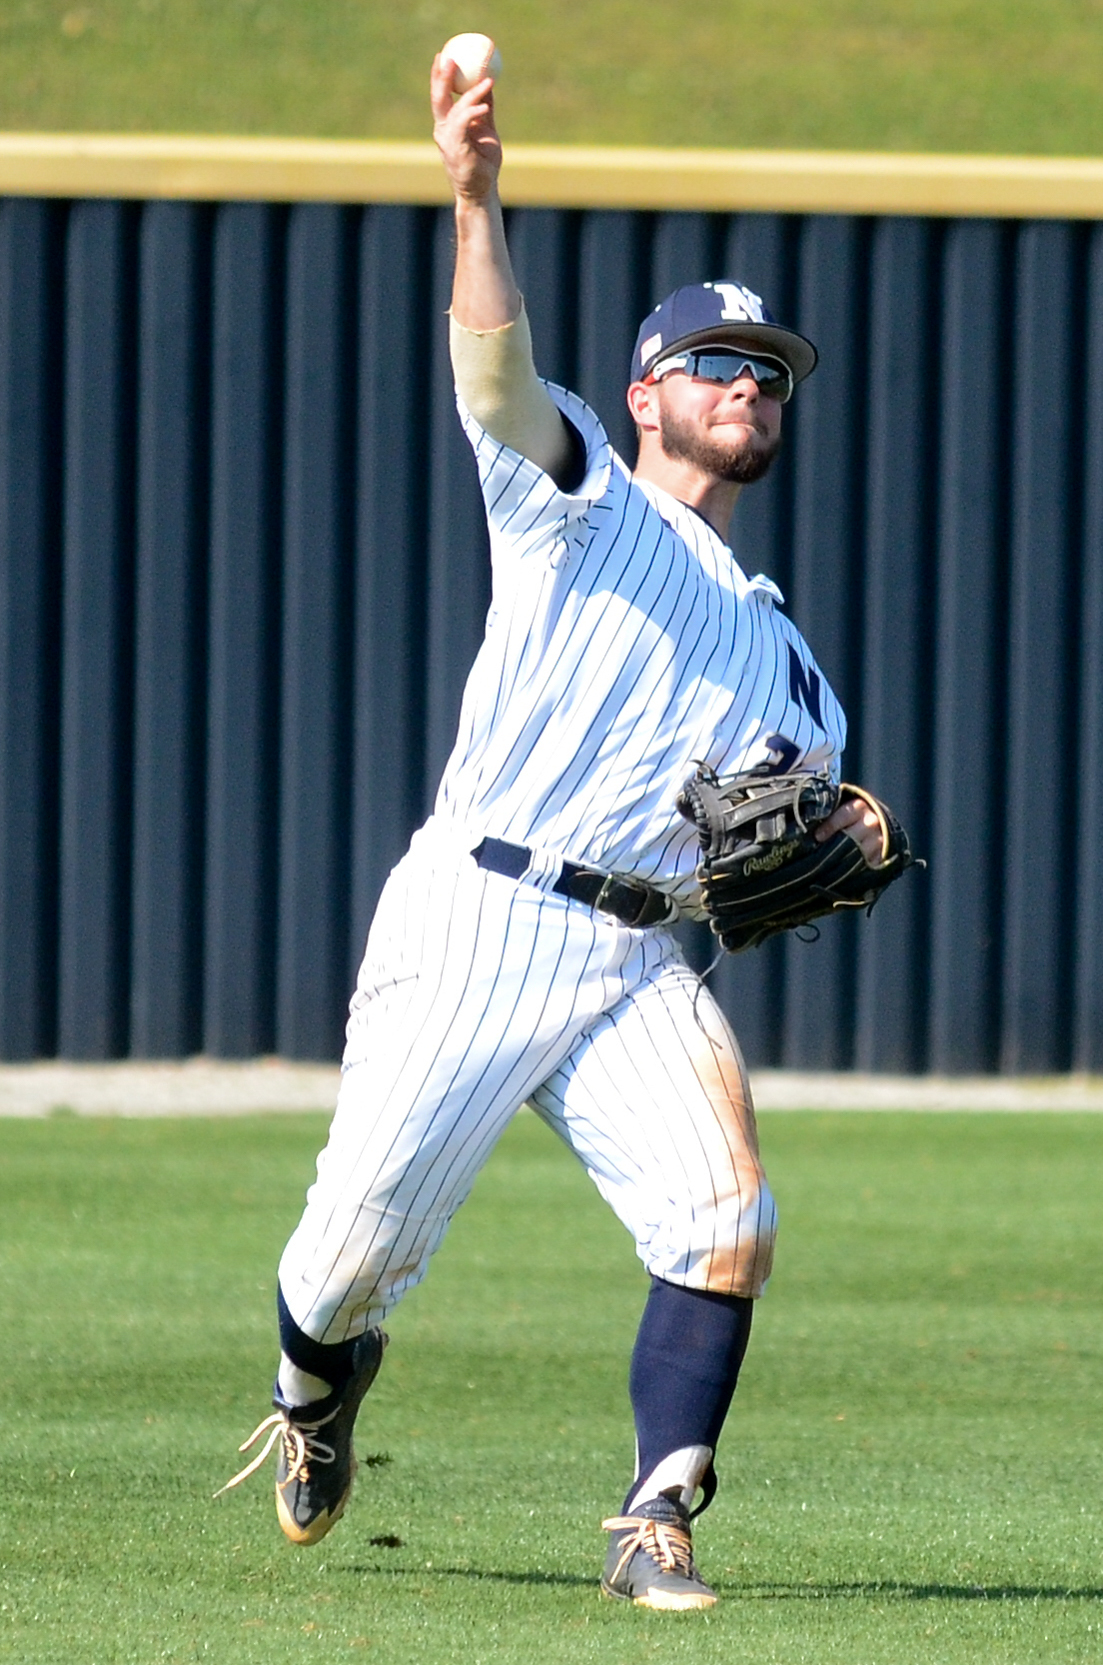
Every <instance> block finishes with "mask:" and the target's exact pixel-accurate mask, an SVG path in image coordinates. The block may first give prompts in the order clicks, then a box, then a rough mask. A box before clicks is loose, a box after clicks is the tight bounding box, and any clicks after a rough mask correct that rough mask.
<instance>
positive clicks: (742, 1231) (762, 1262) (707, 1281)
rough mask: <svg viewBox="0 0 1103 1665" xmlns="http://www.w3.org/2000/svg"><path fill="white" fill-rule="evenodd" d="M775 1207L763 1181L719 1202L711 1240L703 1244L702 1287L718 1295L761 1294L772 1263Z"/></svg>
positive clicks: (744, 1186)
mask: <svg viewBox="0 0 1103 1665" xmlns="http://www.w3.org/2000/svg"><path fill="white" fill-rule="evenodd" d="M776 1239H777V1205H776V1203H775V1202H774V1198H773V1194H772V1192H771V1191H770V1188H769V1186H768V1185H767V1183H766V1181H765V1179H764V1178H763V1179H761V1180H760V1181H759V1183H758V1184H756V1185H755V1186H753V1187H749V1186H747V1185H743V1186H742V1187H741V1188H740V1191H739V1194H738V1195H737V1196H733V1197H731V1198H728V1199H718V1202H717V1207H716V1209H715V1212H714V1214H713V1218H712V1237H711V1241H710V1242H709V1243H708V1245H707V1247H706V1245H705V1244H704V1243H702V1251H703V1252H702V1259H701V1270H702V1272H703V1274H704V1275H703V1280H702V1287H703V1288H705V1289H708V1290H711V1291H714V1292H716V1293H717V1294H725V1295H749V1296H752V1297H755V1296H758V1295H761V1294H762V1291H763V1290H764V1289H765V1287H766V1282H767V1279H768V1278H769V1276H770V1273H771V1271H772V1269H773V1264H774V1243H775V1241H776Z"/></svg>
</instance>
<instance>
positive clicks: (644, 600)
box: [435, 387, 846, 912]
mask: <svg viewBox="0 0 1103 1665" xmlns="http://www.w3.org/2000/svg"><path fill="white" fill-rule="evenodd" d="M549 392H550V393H551V395H552V397H553V398H554V399H555V401H556V403H557V404H558V405H559V407H560V408H561V409H562V410H563V412H564V413H565V414H566V416H567V417H568V418H569V420H570V421H571V423H572V424H573V425H574V427H575V428H576V429H577V430H578V432H579V433H580V434H581V436H582V439H583V442H584V444H585V447H586V472H585V477H584V479H583V481H582V483H581V485H580V486H579V487H578V489H577V490H576V491H574V492H573V493H569V494H568V493H565V492H563V491H560V490H559V488H558V487H557V486H556V485H555V483H554V482H553V481H552V480H551V479H550V478H549V476H548V475H546V474H545V473H544V472H543V471H542V470H541V469H540V468H539V467H537V465H536V464H535V463H532V462H529V461H528V460H526V459H525V458H524V457H522V456H520V455H519V454H518V453H517V452H516V451H512V450H510V449H509V448H508V447H506V446H503V445H500V444H499V443H498V442H497V441H495V440H493V439H491V438H490V436H489V435H488V434H486V433H485V432H484V430H483V429H482V428H481V427H480V426H479V425H478V423H477V422H476V421H475V419H474V418H473V417H472V416H471V415H470V413H469V412H468V411H467V410H466V409H465V408H464V406H463V404H462V402H461V403H460V416H461V419H462V420H463V423H464V427H465V430H466V432H467V435H468V438H469V439H470V441H471V444H472V446H473V448H474V451H475V457H476V461H477V463H478V468H479V478H480V482H481V485H482V490H483V495H484V498H485V502H486V510H487V518H488V522H489V527H490V546H491V561H492V569H493V592H492V602H491V608H490V613H489V616H488V621H487V630H486V636H485V639H484V641H483V644H482V647H481V648H480V651H479V654H478V656H477V658H476V661H475V664H474V666H473V668H472V671H471V674H470V677H469V679H468V682H467V687H466V690H465V693H464V698H463V705H462V710H461V715H460V724H459V733H458V736H457V740H456V745H455V748H454V750H453V752H452V755H451V758H450V759H449V762H448V765H447V767H446V769H445V772H444V777H443V779H442V782H441V786H440V791H439V794H438V798H437V803H436V809H435V814H436V816H437V817H439V818H440V819H441V820H443V821H451V822H454V823H457V824H459V825H461V826H462V827H463V828H464V830H465V833H469V834H470V835H471V840H472V843H474V842H476V841H477V840H478V839H479V838H480V837H481V836H483V835H485V834H489V835H490V836H492V837H495V838H501V839H506V840H509V841H510V842H513V843H517V844H525V845H529V846H532V847H535V848H537V849H541V848H542V849H545V850H548V851H551V852H553V853H555V854H557V855H561V856H564V857H567V858H569V859H571V860H574V861H578V862H584V863H588V864H590V865H593V866H596V867H600V868H603V869H604V870H606V871H608V872H617V873H630V874H635V875H636V876H637V877H639V878H641V879H646V880H649V881H650V882H652V883H654V884H656V885H658V886H660V887H661V888H662V889H663V890H665V891H667V892H668V893H669V894H671V895H673V896H674V897H675V898H676V899H677V901H678V902H679V905H680V906H681V907H682V908H684V909H686V910H687V911H689V912H693V911H695V908H694V899H695V891H696V884H695V881H694V878H693V870H694V866H695V864H696V858H697V848H698V846H697V838H696V834H695V832H694V830H693V828H692V827H691V826H690V825H689V824H688V823H687V822H686V821H685V820H684V819H683V817H682V816H681V815H680V814H679V813H678V810H677V808H676V803H675V800H676V798H677V794H678V790H679V788H680V787H681V784H682V782H683V781H684V780H685V778H686V776H687V775H689V774H691V773H692V771H693V767H694V764H695V762H696V761H697V760H704V761H707V762H708V763H710V764H711V765H712V766H713V767H714V768H715V769H716V770H717V771H718V772H721V773H723V772H728V771H731V770H735V769H749V768H754V767H756V766H761V765H763V764H767V763H772V764H773V765H774V766H775V767H777V768H779V769H790V768H807V769H818V768H824V767H826V768H828V769H830V770H831V771H832V773H833V774H835V775H836V777H837V775H838V760H839V754H840V752H841V751H842V748H843V745H844V743H845V739H846V721H845V718H844V716H843V713H842V709H841V707H840V706H839V703H838V701H837V700H836V698H835V696H834V694H833V693H832V691H831V689H830V687H829V685H828V683H827V679H826V677H824V676H823V674H822V672H821V671H820V670H819V667H818V666H817V665H816V663H815V661H814V660H813V658H812V655H811V653H810V652H809V649H808V647H807V645H806V643H805V642H804V640H803V638H802V636H801V635H800V632H799V631H798V630H797V629H796V627H795V626H794V625H793V624H792V623H791V621H790V620H789V619H787V618H786V617H785V615H784V614H783V613H781V612H780V611H779V610H778V607H777V605H776V604H777V603H778V602H780V601H781V600H782V597H781V595H780V592H779V591H778V590H777V588H776V586H775V585H774V584H773V583H772V582H771V581H770V580H769V579H768V578H765V577H763V576H762V575H759V576H757V577H754V578H747V577H746V576H745V574H744V573H743V572H742V571H741V569H740V567H739V566H738V565H737V563H736V561H735V558H734V556H733V554H732V552H731V550H730V549H729V548H728V546H727V545H726V544H725V543H724V541H723V540H722V539H721V538H720V537H718V536H717V534H716V533H715V532H714V531H713V529H712V527H711V526H709V525H708V523H707V522H706V521H705V520H704V519H703V518H702V517H701V516H700V515H698V514H697V513H696V512H695V511H694V510H692V509H690V508H687V507H686V506H685V504H683V503H680V502H678V501H677V500H676V499H675V498H673V497H671V496H669V495H668V494H667V493H666V492H664V491H662V490H660V489H659V488H658V487H656V486H653V485H651V484H649V483H646V482H638V481H633V480H632V477H631V474H630V472H629V470H628V469H627V468H626V467H625V464H624V463H623V462H622V460H621V459H620V457H618V456H617V455H616V453H615V452H614V450H613V448H612V446H611V445H610V443H609V440H608V438H607V437H606V434H605V431H604V429H603V428H602V426H601V423H600V422H599V421H598V419H597V417H596V416H595V415H594V413H593V411H591V410H590V409H589V407H588V406H587V405H586V404H584V403H583V401H582V400H581V399H579V398H578V397H577V396H576V395H574V394H571V393H567V392H564V391H563V390H562V389H559V388H555V387H549Z"/></svg>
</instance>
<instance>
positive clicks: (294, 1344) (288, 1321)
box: [276, 1289, 356, 1393]
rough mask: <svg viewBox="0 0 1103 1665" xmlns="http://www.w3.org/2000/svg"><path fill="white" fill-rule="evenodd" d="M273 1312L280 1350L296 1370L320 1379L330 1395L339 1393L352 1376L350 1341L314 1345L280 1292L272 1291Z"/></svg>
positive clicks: (351, 1344) (353, 1346)
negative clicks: (296, 1367)
mask: <svg viewBox="0 0 1103 1665" xmlns="http://www.w3.org/2000/svg"><path fill="white" fill-rule="evenodd" d="M276 1311H277V1313H278V1315H279V1322H280V1347H281V1349H282V1350H283V1352H285V1353H286V1354H287V1356H288V1358H289V1359H290V1360H291V1363H292V1364H297V1365H298V1367H299V1369H300V1370H306V1371H308V1372H309V1373H310V1375H311V1376H320V1377H321V1379H322V1381H323V1382H328V1383H329V1385H330V1387H331V1388H332V1389H333V1391H334V1393H339V1392H340V1391H341V1389H342V1388H343V1387H344V1385H345V1383H346V1382H347V1381H348V1379H349V1377H350V1376H351V1375H352V1355H353V1349H354V1348H355V1346H356V1340H355V1338H354V1339H353V1340H352V1341H337V1342H333V1343H332V1344H330V1345H327V1344H326V1343H325V1342H321V1341H315V1340H314V1339H313V1337H312V1336H308V1335H307V1333H306V1331H305V1330H300V1328H299V1326H298V1325H297V1324H296V1322H295V1320H294V1319H293V1318H292V1316H291V1313H290V1311H289V1309H288V1305H287V1302H286V1301H285V1300H284V1298H283V1290H282V1289H277V1291H276Z"/></svg>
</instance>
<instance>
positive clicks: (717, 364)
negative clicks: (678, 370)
mask: <svg viewBox="0 0 1103 1665" xmlns="http://www.w3.org/2000/svg"><path fill="white" fill-rule="evenodd" d="M686 369H687V371H688V373H689V374H690V375H691V376H696V377H697V378H698V379H699V380H701V381H707V382H722V383H724V384H728V383H730V382H735V381H738V380H739V378H740V376H742V375H745V374H748V373H749V374H750V375H751V376H753V377H754V379H755V381H756V382H757V383H758V386H759V389H760V391H761V392H763V393H764V394H765V395H766V397H767V398H768V399H780V400H781V402H782V403H783V404H784V402H785V400H786V399H788V397H789V395H790V393H792V391H793V383H792V378H791V377H790V375H789V372H788V370H787V369H786V368H785V366H784V365H782V364H770V363H767V362H766V361H765V360H763V359H757V358H745V357H743V355H742V354H739V353H692V354H691V355H690V358H689V362H688V363H687V365H686Z"/></svg>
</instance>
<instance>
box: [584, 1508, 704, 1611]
mask: <svg viewBox="0 0 1103 1665" xmlns="http://www.w3.org/2000/svg"><path fill="white" fill-rule="evenodd" d="M601 1524H602V1526H603V1527H604V1529H605V1531H606V1532H611V1533H612V1534H613V1535H612V1538H611V1539H610V1541H609V1553H608V1555H607V1556H606V1557H605V1571H604V1573H603V1574H602V1579H601V1593H602V1595H605V1596H612V1597H613V1598H614V1599H615V1600H617V1601H630V1602H634V1603H635V1605H636V1606H637V1607H654V1608H660V1609H663V1610H665V1611H667V1612H671V1613H678V1612H683V1611H688V1610H689V1609H691V1608H695V1607H712V1606H714V1605H715V1602H716V1592H715V1591H714V1590H710V1589H709V1587H708V1585H707V1584H706V1583H705V1581H704V1579H703V1578H702V1577H701V1575H700V1573H699V1572H698V1571H697V1568H696V1566H695V1564H694V1560H693V1540H692V1538H691V1537H690V1531H689V1513H688V1511H687V1510H686V1509H684V1508H683V1507H682V1505H681V1503H679V1502H678V1501H677V1500H676V1499H674V1498H670V1497H664V1496H662V1495H660V1496H659V1497H653V1498H649V1499H648V1501H647V1502H646V1503H641V1504H639V1505H638V1507H637V1508H636V1509H634V1510H633V1512H632V1514H630V1515H614V1516H613V1518H612V1519H611V1520H606V1521H602V1523H601Z"/></svg>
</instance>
